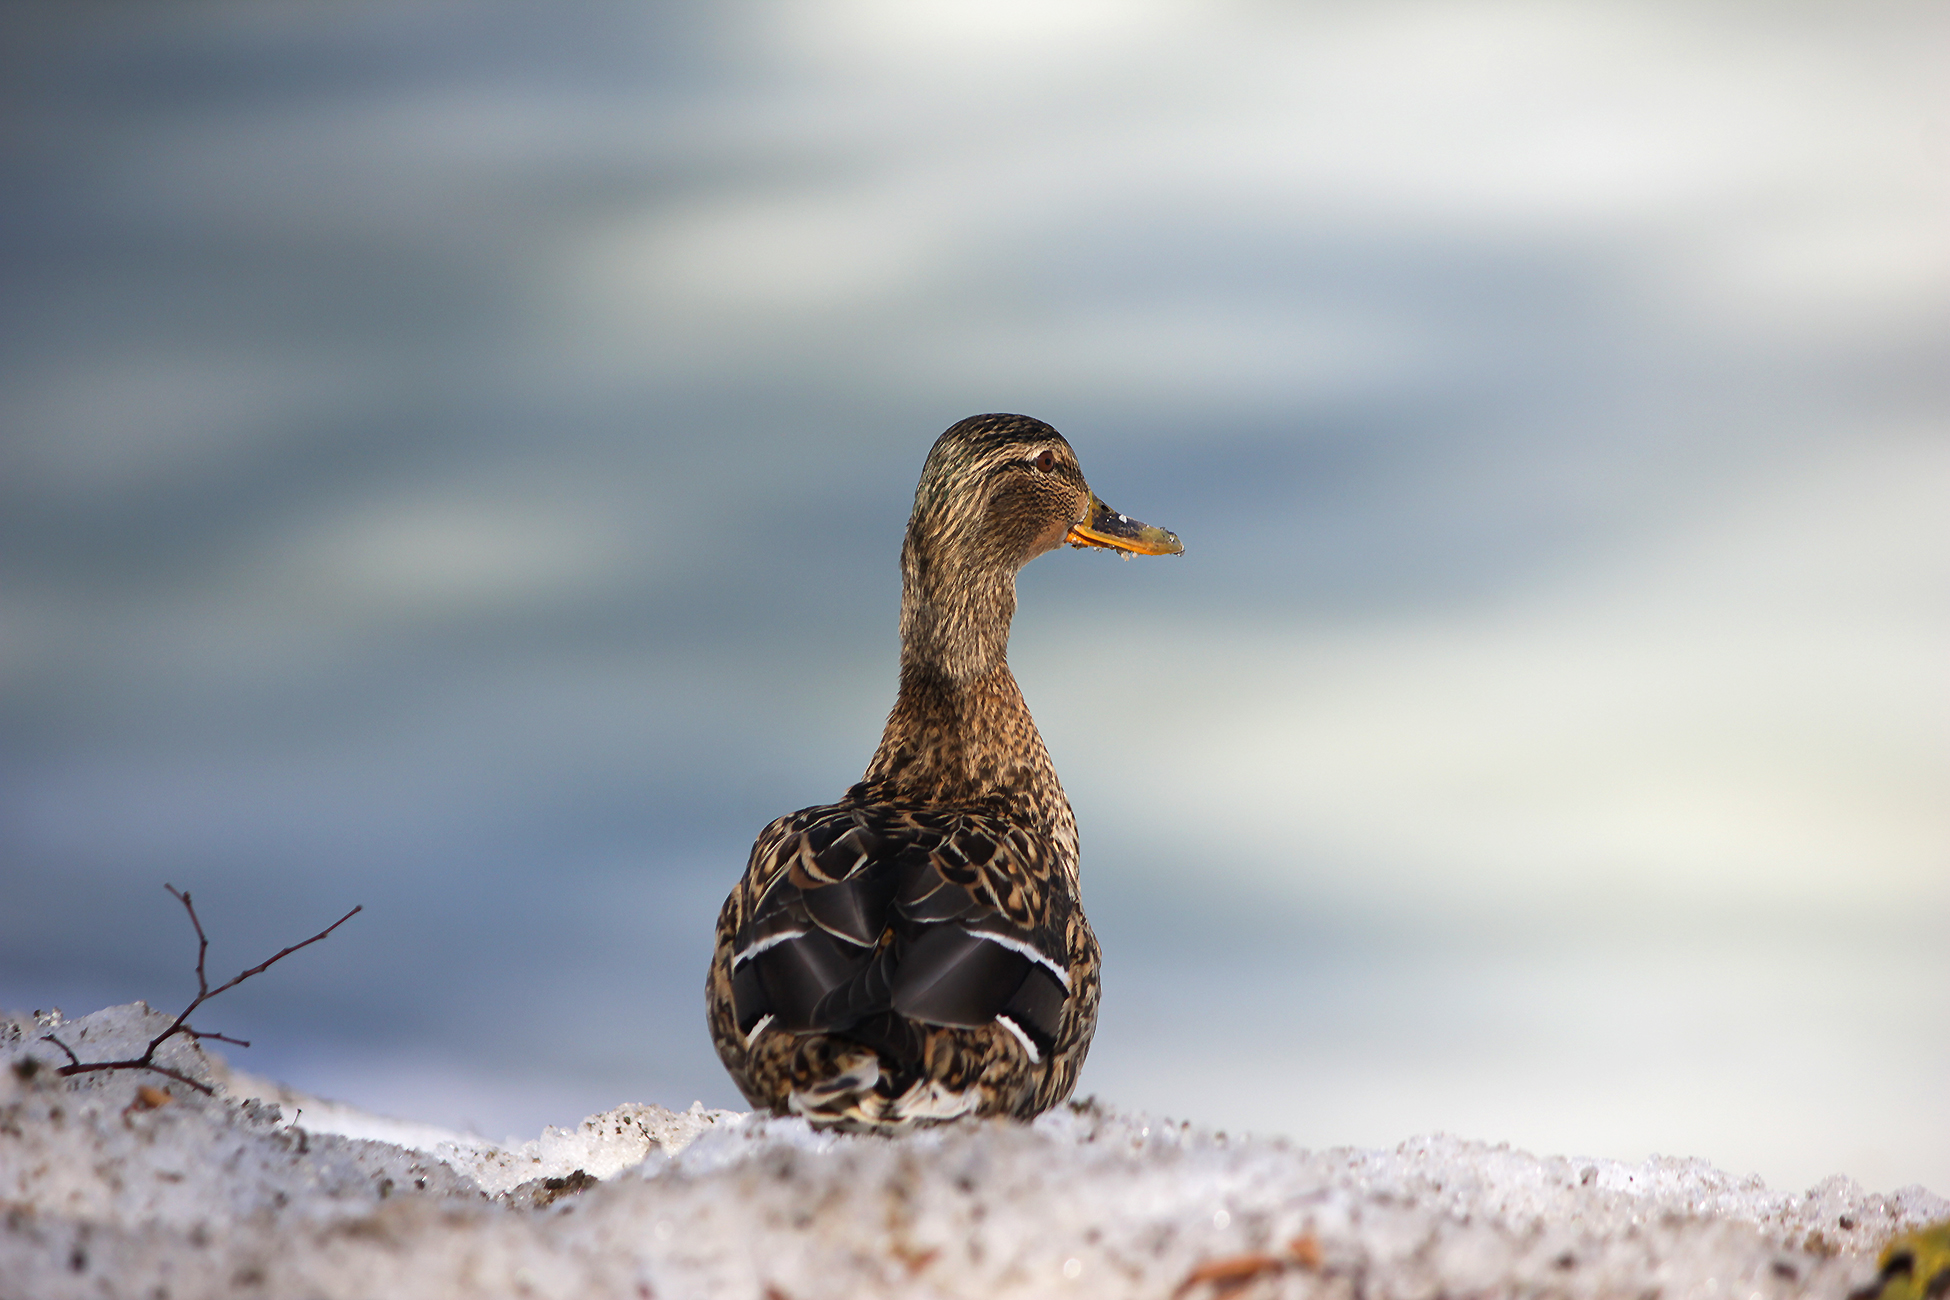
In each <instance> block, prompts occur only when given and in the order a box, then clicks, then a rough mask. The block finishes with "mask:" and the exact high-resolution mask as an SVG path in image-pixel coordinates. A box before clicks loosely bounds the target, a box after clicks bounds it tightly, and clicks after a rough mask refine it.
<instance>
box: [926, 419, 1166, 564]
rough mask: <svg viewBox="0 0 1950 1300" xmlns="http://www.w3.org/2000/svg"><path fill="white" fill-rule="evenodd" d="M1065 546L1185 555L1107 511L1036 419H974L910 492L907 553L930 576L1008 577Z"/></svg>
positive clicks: (935, 453)
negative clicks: (941, 572)
mask: <svg viewBox="0 0 1950 1300" xmlns="http://www.w3.org/2000/svg"><path fill="white" fill-rule="evenodd" d="M1064 542H1068V543H1069V544H1070V545H1072V546H1078V547H1086V546H1090V547H1103V548H1106V549H1109V550H1116V551H1122V552H1124V553H1126V554H1128V555H1177V554H1180V553H1181V552H1183V551H1184V549H1185V547H1184V544H1183V543H1181V542H1180V541H1179V540H1178V537H1177V535H1176V534H1174V533H1170V532H1167V531H1165V530H1164V529H1162V528H1153V527H1151V526H1150V525H1149V524H1141V523H1139V522H1138V521H1137V520H1135V519H1132V518H1129V517H1128V516H1125V515H1121V514H1119V513H1117V512H1116V511H1115V510H1112V509H1111V508H1110V507H1109V506H1107V505H1105V504H1104V503H1103V500H1102V499H1101V498H1099V497H1098V496H1097V495H1096V494H1095V493H1094V492H1092V491H1091V490H1090V485H1089V484H1088V483H1086V482H1084V478H1083V471H1082V470H1081V469H1079V468H1078V467H1077V454H1076V452H1075V451H1074V450H1072V449H1071V447H1070V444H1069V442H1068V441H1067V440H1066V439H1065V438H1064V437H1063V435H1062V434H1060V433H1058V432H1057V431H1056V430H1055V429H1052V428H1051V427H1050V426H1049V425H1047V424H1044V423H1043V422H1042V421H1041V420H1032V419H1030V418H1029V417H1028V416H1026V415H973V416H970V417H969V418H968V419H966V420H963V421H962V422H961V423H959V424H957V425H955V426H954V427H952V428H950V429H949V430H948V431H947V432H946V433H944V434H942V435H941V436H940V437H939V438H938V439H936V440H935V444H934V448H933V450H931V451H930V452H929V453H928V461H927V464H926V465H925V466H923V467H922V469H921V483H920V486H919V487H918V488H916V489H915V492H914V514H913V517H912V518H911V519H910V520H909V521H908V525H907V549H908V551H909V552H910V553H915V554H916V557H917V558H918V559H920V560H921V561H922V562H923V563H924V564H926V565H928V566H929V567H934V568H941V569H945V570H949V571H959V572H962V573H983V572H994V571H999V572H1003V573H1007V574H1011V575H1013V574H1014V573H1015V572H1016V570H1018V569H1020V568H1022V566H1023V565H1025V564H1027V563H1029V561H1031V560H1033V559H1035V558H1036V557H1037V556H1038V555H1041V554H1042V553H1043V552H1044V551H1049V550H1054V549H1055V548H1056V547H1057V546H1059V545H1061V544H1063V543H1064Z"/></svg>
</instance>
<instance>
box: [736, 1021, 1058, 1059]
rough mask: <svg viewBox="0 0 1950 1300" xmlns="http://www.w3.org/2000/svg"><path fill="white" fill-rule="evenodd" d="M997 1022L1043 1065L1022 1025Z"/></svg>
mask: <svg viewBox="0 0 1950 1300" xmlns="http://www.w3.org/2000/svg"><path fill="white" fill-rule="evenodd" d="M766 1019H768V1020H769V1019H771V1017H770V1016H767V1017H766ZM995 1023H996V1024H998V1025H1001V1026H1002V1027H1003V1028H1004V1029H1006V1030H1008V1031H1009V1032H1010V1033H1012V1034H1014V1035H1015V1036H1016V1041H1017V1042H1018V1043H1021V1044H1022V1050H1023V1051H1025V1052H1027V1053H1029V1063H1030V1064H1031V1065H1041V1064H1042V1063H1043V1054H1042V1053H1041V1052H1039V1051H1037V1050H1036V1044H1034V1043H1032V1042H1030V1041H1029V1035H1028V1034H1025V1033H1023V1032H1022V1026H1021V1025H1019V1024H1017V1023H1016V1022H1015V1021H1013V1020H1011V1019H1009V1017H1007V1016H1003V1015H998V1016H996V1018H995Z"/></svg>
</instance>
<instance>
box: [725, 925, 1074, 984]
mask: <svg viewBox="0 0 1950 1300" xmlns="http://www.w3.org/2000/svg"><path fill="white" fill-rule="evenodd" d="M969 933H970V934H972V935H974V936H975V937H976V938H977V939H987V940H988V941H989V942H990V943H993V944H997V945H999V946H1001V947H1004V948H1007V949H1008V950H1009V951H1010V952H1019V953H1021V954H1022V955H1023V956H1025V957H1027V958H1029V960H1031V961H1033V962H1040V963H1041V964H1042V965H1043V966H1044V967H1045V968H1047V969H1048V971H1049V973H1050V974H1052V975H1054V976H1056V982H1057V983H1058V984H1061V985H1062V986H1063V991H1064V992H1065V993H1068V992H1069V991H1070V972H1069V971H1067V970H1064V969H1063V968H1062V967H1061V966H1058V965H1057V964H1056V963H1055V962H1053V961H1051V960H1050V959H1049V957H1048V956H1047V955H1045V954H1044V952H1043V951H1042V949H1040V948H1038V947H1036V946H1035V945H1034V944H1027V943H1024V942H1023V941H1022V940H1020V939H1018V938H1015V937H1014V936H1013V935H1007V934H996V933H995V932H994V931H992V930H970V931H969ZM734 964H735V963H734Z"/></svg>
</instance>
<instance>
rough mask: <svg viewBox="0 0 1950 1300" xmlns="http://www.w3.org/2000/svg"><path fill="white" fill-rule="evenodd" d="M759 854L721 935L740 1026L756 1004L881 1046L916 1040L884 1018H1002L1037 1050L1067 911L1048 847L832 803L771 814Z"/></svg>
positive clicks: (915, 814) (1008, 832) (753, 1021)
mask: <svg viewBox="0 0 1950 1300" xmlns="http://www.w3.org/2000/svg"><path fill="white" fill-rule="evenodd" d="M765 858H766V860H765V861H763V862H759V861H754V863H753V869H754V870H753V875H754V877H755V878H756V880H755V883H758V882H762V883H759V886H758V887H759V889H760V891H761V892H760V896H759V901H758V905H757V906H756V907H754V908H753V909H752V911H751V913H750V914H749V916H750V919H749V920H747V921H746V922H745V923H744V924H743V925H741V926H739V928H738V930H737V932H736V934H735V935H734V938H733V948H732V951H733V965H732V999H733V1002H734V1004H735V1009H736V1012H737V1021H738V1026H739V1029H740V1032H742V1033H746V1034H749V1033H751V1032H752V1030H753V1029H754V1028H755V1027H756V1026H757V1025H758V1023H759V1022H760V1021H761V1020H762V1019H763V1018H764V1017H765V1016H767V1015H771V1016H773V1017H775V1018H776V1020H777V1022H778V1024H779V1026H780V1027H781V1028H784V1029H788V1030H792V1031H796V1032H807V1031H813V1030H823V1031H826V1032H833V1033H848V1032H852V1033H855V1034H856V1035H857V1036H860V1037H863V1038H872V1039H874V1040H875V1045H881V1044H884V1043H895V1042H898V1043H911V1042H914V1041H917V1040H916V1039H915V1038H914V1035H913V1034H912V1033H911V1032H907V1031H903V1030H901V1029H900V1028H899V1025H898V1023H896V1022H898V1021H900V1020H906V1021H911V1022H917V1023H920V1024H929V1025H946V1026H959V1027H968V1028H976V1027H980V1026H983V1025H987V1024H990V1023H992V1022H994V1021H995V1019H996V1018H997V1017H998V1016H999V1015H1006V1016H1007V1018H1008V1019H1009V1020H1010V1022H1011V1023H1012V1024H1013V1025H1014V1026H1015V1027H1016V1028H1017V1029H1018V1030H1019V1031H1020V1032H1022V1033H1023V1034H1025V1035H1026V1036H1027V1037H1028V1038H1029V1039H1030V1040H1031V1041H1032V1042H1034V1043H1036V1045H1037V1046H1038V1048H1039V1050H1041V1051H1047V1050H1048V1047H1049V1044H1050V1042H1051V1041H1052V1040H1053V1038H1054V1036H1055V1034H1056V1032H1057V1027H1058V1025H1059V1024H1060V1022H1061V1016H1062V1007H1063V1003H1064V999H1065V998H1066V997H1067V996H1068V989H1067V987H1066V986H1067V983H1068V976H1067V974H1065V973H1064V972H1065V971H1066V968H1067V956H1066V954H1067V947H1066V935H1067V930H1068V925H1069V921H1070V915H1071V913H1072V912H1073V911H1074V910H1075V906H1076V904H1075V898H1074V895H1073V894H1072V893H1071V892H1070V891H1069V890H1067V889H1063V888H1058V887H1055V882H1053V881H1051V880H1050V879H1049V873H1050V871H1051V870H1053V869H1054V864H1055V862H1056V860H1057V859H1056V853H1055V850H1054V846H1053V845H1050V844H1048V843H1047V842H1045V841H1043V840H1042V839H1041V837H1039V836H1034V835H1031V834H1029V833H1027V832H1025V831H1023V830H1022V829H1021V828H1019V827H1014V826H1010V825H1008V824H1007V823H1004V822H1001V821H999V820H997V819H995V818H992V817H987V816H983V815H980V814H975V813H952V812H943V811H939V810H932V809H930V810H918V809H899V808H888V807H884V806H878V805H876V806H848V805H840V806H838V807H829V808H811V809H807V810H806V811H805V812H803V813H800V814H798V815H796V816H795V817H792V818H790V819H787V822H786V825H785V827H784V833H783V834H782V835H781V836H780V837H779V838H778V839H777V840H775V841H774V842H773V844H772V845H771V846H770V851H769V852H768V853H766V854H765ZM890 1016H891V1017H892V1018H893V1019H892V1020H891V1021H890V1020H889V1017H890Z"/></svg>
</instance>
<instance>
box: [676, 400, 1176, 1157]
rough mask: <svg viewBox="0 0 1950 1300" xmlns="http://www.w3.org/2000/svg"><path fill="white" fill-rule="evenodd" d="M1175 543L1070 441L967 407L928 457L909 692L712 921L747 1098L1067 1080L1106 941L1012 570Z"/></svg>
mask: <svg viewBox="0 0 1950 1300" xmlns="http://www.w3.org/2000/svg"><path fill="white" fill-rule="evenodd" d="M1065 540H1068V541H1070V542H1072V543H1073V544H1077V545H1094V546H1117V547H1120V548H1122V549H1126V550H1137V551H1141V552H1144V553H1152V554H1160V553H1171V552H1175V551H1177V550H1180V549H1182V548H1181V547H1179V546H1178V544H1177V539H1176V538H1175V537H1172V536H1171V535H1170V534H1168V533H1164V532H1163V531H1162V530H1159V529H1146V528H1145V526H1144V525H1141V524H1137V523H1136V522H1135V521H1132V520H1129V519H1126V518H1125V517H1124V516H1122V515H1116V514H1115V513H1114V512H1111V511H1109V509H1108V507H1105V506H1104V505H1103V503H1102V502H1101V501H1098V500H1096V499H1095V498H1094V497H1093V496H1092V495H1091V493H1090V490H1089V488H1088V487H1087V486H1085V484H1084V481H1083V476H1082V473H1081V472H1080V471H1079V470H1078V469H1077V466H1076V458H1075V455H1074V453H1073V452H1072V451H1071V449H1070V447H1069V444H1068V443H1067V442H1065V441H1064V440H1063V438H1062V437H1061V435H1059V434H1057V432H1056V431H1055V430H1054V429H1051V428H1050V427H1049V426H1048V425H1045V424H1042V423H1041V422H1039V421H1035V420H1029V419H1027V418H1025V417H1022V416H977V417H974V418H973V419H970V420H964V421H963V422H962V423H960V424H958V425H956V426H955V427H954V428H951V429H950V430H948V432H947V433H944V434H943V435H942V436H941V438H940V440H939V441H937V442H936V444H935V446H934V448H933V450H932V451H931V452H930V453H929V456H928V462H927V465H926V467H925V468H924V469H923V471H922V476H921V484H920V487H919V488H918V489H917V491H916V493H915V507H914V515H913V518H912V520H910V522H909V525H908V534H907V542H906V545H905V546H904V547H903V549H902V557H901V558H902V602H901V641H902V653H901V679H900V695H899V698H898V700H897V701H896V703H895V706H894V709H893V712H892V713H891V714H890V715H889V717H888V720H887V728H886V731H885V733H884V735H883V737H882V739H881V743H880V747H879V749H878V750H877V751H876V753H875V754H874V757H873V761H872V762H871V763H870V764H869V765H868V768H867V772H866V774H865V776H864V778H863V779H862V780H861V781H860V783H859V784H857V785H855V786H854V787H853V788H852V789H851V790H849V791H848V792H847V794H846V796H845V797H844V798H843V799H841V800H840V801H839V802H838V803H835V804H829V805H824V806H820V807H814V808H807V809H803V810H801V811H799V812H796V813H793V814H791V815H790V816H787V817H781V818H780V819H779V820H777V821H775V822H773V823H772V824H771V825H770V826H767V827H766V828H765V830H764V831H763V832H762V833H761V834H760V835H759V837H758V842H757V843H756V844H754V845H753V847H752V854H751V860H750V862H749V864H748V865H747V867H746V870H745V875H744V877H743V879H742V880H740V881H739V883H738V886H737V887H736V888H735V889H733V890H732V892H731V896H730V897H729V898H727V899H726V900H725V905H724V909H723V911H722V913H721V914H720V916H719V918H718V932H717V945H716V950H715V952H714V954H713V957H712V962H711V970H710V975H709V978H708V981H707V987H706V1000H707V1008H708V1014H709V1019H710V1026H711V1035H712V1039H713V1041H714V1042H715V1044H716V1046H717V1049H718V1055H719V1057H720V1058H721V1059H722V1060H723V1061H724V1063H725V1067H726V1068H727V1069H728V1070H729V1071H730V1072H731V1075H732V1078H733V1079H734V1080H735V1081H736V1082H737V1084H738V1087H739V1089H740V1090H741V1091H743V1092H744V1094H745V1096H746V1097H747V1098H748V1099H749V1100H750V1101H751V1102H752V1104H753V1105H755V1106H762V1107H767V1108H770V1109H772V1110H774V1111H778V1112H780V1113H786V1114H792V1113H796V1114H802V1115H805V1116H807V1117H808V1118H810V1119H812V1120H813V1121H814V1122H815V1123H819V1124H826V1125H839V1126H843V1127H850V1128H867V1129H899V1128H906V1127H910V1126H912V1125H916V1124H928V1123H939V1122H942V1121H945V1120H949V1119H953V1118H956V1117H957V1116H960V1115H965V1114H975V1115H1013V1116H1017V1117H1021V1118H1028V1117H1029V1116H1032V1115H1035V1114H1037V1113H1038V1112H1040V1111H1043V1110H1046V1109H1048V1108H1049V1107H1050V1106H1053V1105H1055V1104H1056V1103H1057V1102H1059V1101H1062V1100H1063V1099H1064V1098H1065V1097H1067V1096H1069V1094H1070V1092H1071V1090H1072V1089H1073V1088H1075V1086H1076V1079H1077V1072H1078V1070H1079V1069H1080V1068H1081V1067H1082V1065H1083V1059H1084V1055H1085V1053H1086V1052H1087V1051H1088V1050H1089V1047H1090V1039H1091V1035H1092V1034H1093V1033H1094V1031H1095V1029H1096V1023H1097V1001H1098V962H1099V954H1098V948H1097V940H1096V936H1095V935H1093V934H1092V933H1091V931H1090V925H1089V923H1088V922H1087V921H1086V920H1085V919H1084V915H1083V906H1082V899H1081V896H1080V894H1079V890H1078V876H1077V830H1076V821H1075V818H1074V817H1073V816H1072V814H1071V811H1070V803H1069V800H1068V799H1067V798H1066V797H1065V796H1064V794H1063V787H1062V784H1061V782H1059V781H1058V780H1057V776H1056V769H1055V767H1054V766H1053V765H1052V764H1051V762H1050V758H1049V753H1048V751H1047V750H1046V749H1045V748H1044V746H1043V741H1042V737H1041V736H1040V735H1039V734H1038V733H1037V731H1036V725H1035V722H1034V721H1033V720H1032V719H1031V717H1030V715H1029V709H1028V706H1027V705H1026V704H1025V703H1024V701H1023V698H1022V693H1021V691H1020V690H1019V689H1017V686H1016V682H1015V679H1014V677H1012V676H1011V675H1010V673H1009V669H1008V664H1007V662H1006V657H1005V656H1006V649H1007V644H1008V635H1009V621H1010V617H1011V615H1012V614H1013V613H1014V609H1015V573H1016V571H1017V570H1018V569H1019V568H1021V566H1022V565H1023V564H1025V563H1027V562H1028V560H1030V559H1031V558H1034V556H1036V555H1038V554H1041V553H1042V552H1043V551H1046V550H1049V549H1051V548H1052V547H1054V546H1056V545H1057V544H1059V543H1060V542H1062V541H1065Z"/></svg>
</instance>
